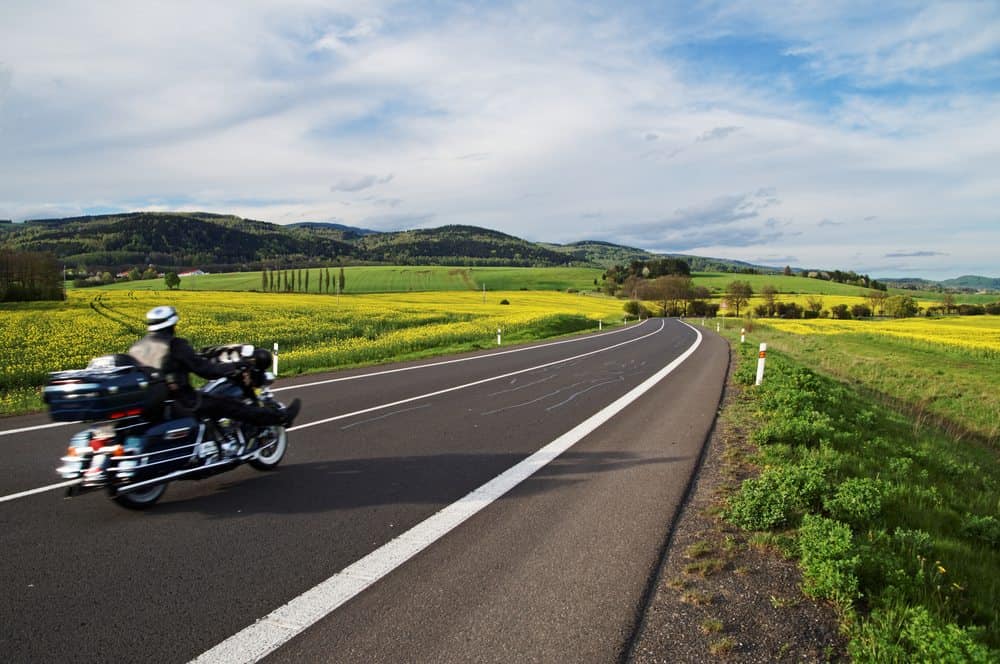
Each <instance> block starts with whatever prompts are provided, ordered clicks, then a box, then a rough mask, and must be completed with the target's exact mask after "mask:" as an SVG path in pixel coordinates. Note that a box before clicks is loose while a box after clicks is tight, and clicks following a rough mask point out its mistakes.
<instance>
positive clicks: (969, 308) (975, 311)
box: [958, 304, 986, 316]
mask: <svg viewBox="0 0 1000 664" xmlns="http://www.w3.org/2000/svg"><path fill="white" fill-rule="evenodd" d="M985 313H986V309H985V308H984V307H981V306H979V305H978V304H960V305H958V315H959V316H982V315H983V314H985Z"/></svg>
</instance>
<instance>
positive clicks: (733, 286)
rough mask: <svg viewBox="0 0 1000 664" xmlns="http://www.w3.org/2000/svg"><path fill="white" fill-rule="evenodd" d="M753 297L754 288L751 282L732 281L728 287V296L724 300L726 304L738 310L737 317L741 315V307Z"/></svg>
mask: <svg viewBox="0 0 1000 664" xmlns="http://www.w3.org/2000/svg"><path fill="white" fill-rule="evenodd" d="M751 297H753V287H752V286H751V285H750V282H749V281H730V282H729V283H728V284H727V285H726V294H725V295H724V296H723V299H724V300H725V301H726V304H727V305H729V306H730V307H732V308H733V309H735V310H736V316H737V317H738V316H739V315H740V307H742V306H743V305H744V304H746V303H747V302H749V301H750V298H751Z"/></svg>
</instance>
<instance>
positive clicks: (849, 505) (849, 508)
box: [823, 477, 882, 525]
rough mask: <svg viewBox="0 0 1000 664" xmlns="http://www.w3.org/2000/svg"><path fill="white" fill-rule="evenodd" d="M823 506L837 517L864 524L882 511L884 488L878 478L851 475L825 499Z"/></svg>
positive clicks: (841, 519)
mask: <svg viewBox="0 0 1000 664" xmlns="http://www.w3.org/2000/svg"><path fill="white" fill-rule="evenodd" d="M823 507H825V508H826V511H827V512H829V513H830V516H832V517H833V518H835V519H838V520H840V521H847V522H848V523H853V524H857V525H864V524H866V523H868V522H869V521H871V520H872V519H873V518H874V517H875V516H876V515H877V514H878V513H879V512H881V511H882V489H881V486H880V484H879V482H878V481H877V480H873V479H871V478H868V477H850V478H848V479H846V480H844V481H843V482H841V483H840V484H839V485H838V486H837V489H836V491H835V492H834V494H833V495H832V496H827V497H826V498H824V499H823Z"/></svg>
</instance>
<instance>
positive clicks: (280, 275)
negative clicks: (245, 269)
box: [260, 267, 346, 293]
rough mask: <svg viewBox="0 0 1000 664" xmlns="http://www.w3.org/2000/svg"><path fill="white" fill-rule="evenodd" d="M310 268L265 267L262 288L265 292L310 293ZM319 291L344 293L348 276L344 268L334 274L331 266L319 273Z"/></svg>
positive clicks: (262, 273)
mask: <svg viewBox="0 0 1000 664" xmlns="http://www.w3.org/2000/svg"><path fill="white" fill-rule="evenodd" d="M310 272H311V271H310V270H298V269H296V270H279V269H277V268H275V269H270V270H269V269H267V268H264V269H263V270H261V272H260V289H261V291H263V292H265V293H310V292H312V290H311V288H310V284H309V282H310V279H311V277H310ZM317 280H318V281H317V282H316V283H317V289H316V290H317V292H319V293H343V292H344V285H345V283H346V278H345V276H344V268H343V267H341V268H340V271H339V273H337V274H336V275H334V274H333V273H331V272H330V268H328V267H326V268H322V269H321V270H320V271H319V272H318V273H317Z"/></svg>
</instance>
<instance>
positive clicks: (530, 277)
mask: <svg viewBox="0 0 1000 664" xmlns="http://www.w3.org/2000/svg"><path fill="white" fill-rule="evenodd" d="M295 272H299V271H295ZM306 272H308V273H309V292H310V293H320V292H326V290H325V283H326V280H325V274H326V270H325V268H312V269H309V270H301V273H302V275H303V276H302V280H303V282H304V281H305V273H306ZM329 272H330V278H331V280H333V282H332V283H333V285H332V289H333V292H336V281H335V280H336V278H337V276H338V274H339V268H330V270H329ZM600 277H601V270H599V269H595V268H560V267H553V268H517V267H511V268H478V267H475V268H467V267H442V266H389V265H363V266H351V267H345V268H344V292H345V293H399V292H408V291H456V290H481V289H482V287H483V285H484V284H485V285H486V289H487V290H488V291H494V290H522V289H525V290H561V291H565V290H568V289H570V288H575V289H577V290H592V289H594V279H598V280H600ZM106 288H109V289H113V290H125V291H131V290H166V284H165V283H164V280H163V279H152V280H148V281H130V282H121V283H116V284H112V285H110V286H106ZM180 288H181V290H194V291H212V290H221V291H253V290H261V289H262V281H261V273H260V272H259V271H257V272H231V273H226V274H208V275H202V276H192V277H182V278H181V286H180ZM304 289H305V287H304V283H303V286H302V287H301V288H299V287H297V288H296V290H297V291H301V290H304Z"/></svg>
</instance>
